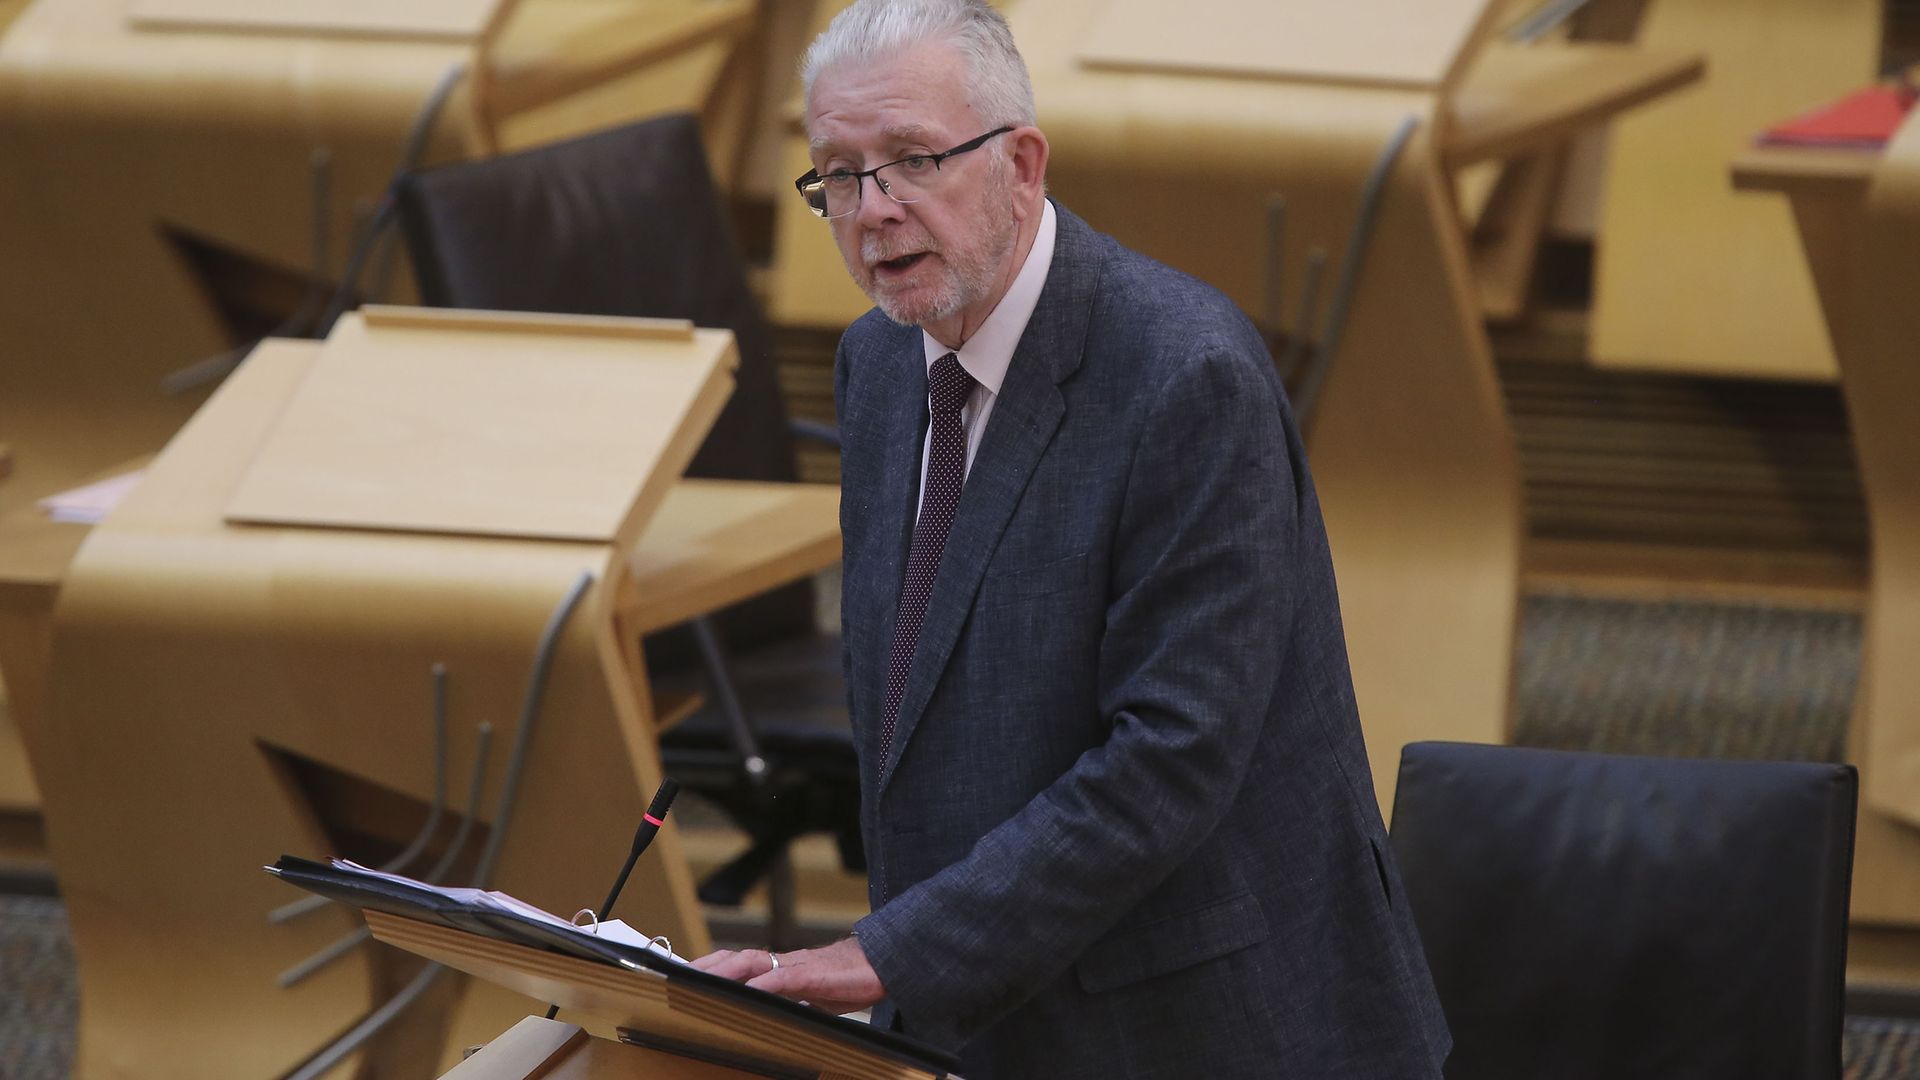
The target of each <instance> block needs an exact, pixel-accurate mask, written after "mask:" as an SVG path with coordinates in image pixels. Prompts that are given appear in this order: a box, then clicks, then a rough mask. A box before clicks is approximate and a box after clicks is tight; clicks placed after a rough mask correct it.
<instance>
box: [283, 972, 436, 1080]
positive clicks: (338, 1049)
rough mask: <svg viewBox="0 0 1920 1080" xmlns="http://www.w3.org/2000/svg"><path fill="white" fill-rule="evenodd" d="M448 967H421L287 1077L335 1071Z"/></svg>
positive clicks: (299, 1079)
mask: <svg viewBox="0 0 1920 1080" xmlns="http://www.w3.org/2000/svg"><path fill="white" fill-rule="evenodd" d="M446 970H447V969H446V968H443V967H441V966H440V965H439V964H428V965H427V966H426V967H424V968H422V969H420V974H418V975H415V976H414V977H413V981H412V982H410V983H408V984H407V985H406V986H405V987H403V988H401V990H400V992H399V993H397V994H395V995H393V997H391V998H388V999H387V1001H386V1002H385V1003H384V1004H382V1005H381V1006H380V1007H379V1008H377V1009H375V1010H373V1011H372V1012H370V1013H368V1014H367V1016H366V1018H365V1019H363V1020H361V1021H360V1022H359V1023H358V1024H355V1025H354V1026H353V1029H352V1030H350V1031H348V1032H347V1033H346V1034H345V1035H342V1036H340V1037H339V1038H338V1039H335V1040H334V1041H333V1042H331V1043H328V1044H327V1045H326V1046H324V1047H322V1048H321V1050H320V1052H319V1053H317V1054H315V1055H313V1057H311V1058H308V1059H307V1063H306V1064H304V1065H302V1066H300V1067H299V1068H298V1069H295V1070H294V1071H293V1072H292V1073H290V1074H289V1075H288V1076H287V1080H317V1078H318V1077H322V1076H325V1075H326V1074H327V1073H329V1072H331V1071H332V1070H333V1067H334V1066H336V1065H338V1064H340V1062H342V1061H344V1060H346V1058H347V1055H349V1054H351V1053H353V1052H354V1051H355V1050H358V1049H360V1047H361V1045H362V1044H363V1043H365V1042H366V1041H367V1040H368V1039H371V1038H373V1037H374V1036H375V1035H378V1034H379V1033H380V1032H381V1030H382V1029H383V1028H385V1027H386V1026H387V1025H388V1024H391V1023H393V1022H394V1021H395V1020H397V1019H399V1017H400V1014H401V1013H403V1012H406V1011H407V1009H408V1008H409V1007H411V1006H412V1005H413V1003H414V1002H415V1001H418V1000H419V999H420V996H421V995H423V994H425V993H426V992H427V991H428V990H429V989H430V988H432V986H433V984H434V982H435V981H436V980H438V979H439V978H440V976H441V974H442V973H444V972H445V971H446Z"/></svg>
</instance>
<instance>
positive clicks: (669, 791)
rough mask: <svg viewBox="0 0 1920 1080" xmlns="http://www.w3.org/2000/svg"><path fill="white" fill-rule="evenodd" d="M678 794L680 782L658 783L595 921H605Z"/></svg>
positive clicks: (664, 781)
mask: <svg viewBox="0 0 1920 1080" xmlns="http://www.w3.org/2000/svg"><path fill="white" fill-rule="evenodd" d="M678 794H680V781H678V780H675V779H674V778H673V777H671V776H669V777H667V778H666V779H664V780H662V781H660V790H659V791H656V792H654V793H653V805H651V806H649V807H647V812H646V814H645V815H644V816H643V817H641V819H640V827H639V828H637V829H635V830H634V831H633V850H632V851H629V852H627V864H626V865H625V866H622V867H621V868H620V876H619V877H617V878H615V879H614V881H613V888H612V889H609V890H608V891H607V899H606V902H605V903H603V904H601V905H600V911H599V914H597V915H596V916H594V918H595V920H596V921H600V920H605V919H606V917H607V913H608V912H610V911H612V910H613V902H614V901H615V900H618V899H619V898H620V890H621V889H624V888H626V886H627V875H629V874H631V873H633V864H634V863H636V862H639V861H640V853H641V852H643V851H645V850H647V845H649V844H651V843H653V838H654V837H655V836H657V835H659V832H660V826H662V825H664V824H666V821H667V808H668V807H669V806H672V805H673V797H674V796H675V795H678Z"/></svg>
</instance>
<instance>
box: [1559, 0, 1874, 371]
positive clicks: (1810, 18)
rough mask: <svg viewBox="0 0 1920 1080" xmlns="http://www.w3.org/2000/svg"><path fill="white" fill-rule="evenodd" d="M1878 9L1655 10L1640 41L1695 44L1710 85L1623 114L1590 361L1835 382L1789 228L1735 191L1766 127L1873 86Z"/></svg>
mask: <svg viewBox="0 0 1920 1080" xmlns="http://www.w3.org/2000/svg"><path fill="white" fill-rule="evenodd" d="M1882 7H1883V5H1882V4H1881V3H1880V2H1879V0H1830V2H1828V3H1820V4H1810V3H1805V2H1803V0H1752V2H1750V3H1746V4H1743V5H1741V7H1740V13H1739V17H1738V18H1737V19H1729V18H1728V17H1727V15H1728V9H1727V8H1726V7H1725V6H1723V5H1721V4H1719V3H1718V2H1716V0H1660V2H1659V3H1657V4H1648V5H1646V11H1645V14H1644V15H1643V16H1642V17H1641V26H1640V31H1639V34H1638V37H1637V41H1638V43H1639V44H1640V45H1641V46H1644V47H1649V48H1662V49H1666V48H1677V49H1687V50H1697V51H1701V52H1704V53H1705V54H1706V56H1707V65H1708V71H1707V77H1706V80H1705V81H1704V82H1703V83H1701V84H1700V85H1699V86H1697V87H1695V88H1693V89H1691V90H1688V91H1687V92H1685V93H1683V94H1678V95H1675V96H1674V98H1673V99H1672V100H1670V101H1667V102H1663V103H1661V104H1660V105H1658V106H1656V107H1653V108H1649V109H1646V110H1644V111H1642V112H1640V113H1638V114H1636V115H1634V116H1631V117H1627V118H1625V119H1623V120H1622V121H1621V122H1620V123H1619V124H1618V125H1617V126H1616V127H1615V129H1614V132H1613V139H1612V144H1611V146H1610V147H1609V148H1608V151H1607V160H1606V165H1605V183H1606V187H1605V193H1604V196H1603V199H1604V201H1603V203H1602V206H1601V215H1600V221H1599V225H1598V243H1597V244H1596V246H1595V253H1594V298H1593V310H1592V315H1591V318H1590V320H1589V330H1590V336H1591V342H1590V345H1589V350H1590V353H1591V357H1592V360H1593V362H1594V363H1595V364H1598V365H1602V366H1615V367H1622V368H1633V369H1641V370H1663V371H1675V372H1681V373H1685V374H1691V375H1726V376H1742V377H1758V378H1775V379H1801V380H1811V381H1830V380H1832V379H1833V378H1834V373H1835V368H1834V358H1833V353H1832V350H1831V348H1830V347H1829V344H1828V340H1827V334H1826V331H1825V329H1824V327H1823V325H1822V320H1821V315H1820V305H1819V300H1818V298H1817V296H1816V295H1815V289H1814V283H1813V281H1812V280H1810V278H1809V275H1808V272H1807V267H1806V265H1805V263H1804V262H1802V261H1801V260H1800V259H1799V258H1798V257H1797V255H1796V249H1797V247H1798V244H1797V242H1796V241H1795V239H1794V224H1793V222H1792V221H1791V220H1790V219H1789V217H1788V215H1787V213H1786V210H1785V207H1783V206H1781V205H1779V203H1778V202H1777V201H1776V200H1771V199H1764V198H1756V197H1754V196H1752V195H1749V194H1745V193H1743V192H1741V191H1737V190H1731V189H1729V188H1728V186H1727V179H1726V166H1727V161H1728V159H1729V158H1732V157H1735V156H1737V155H1738V154H1740V153H1742V152H1743V151H1744V149H1745V148H1746V146H1747V145H1748V144H1749V142H1750V141H1751V140H1752V138H1753V135H1754V133H1755V132H1757V131H1760V130H1762V129H1764V128H1765V127H1766V126H1767V125H1768V124H1771V123H1775V122H1777V121H1779V120H1782V119H1784V118H1786V117H1789V116H1793V115H1795V114H1797V113H1800V112H1804V111H1806V110H1808V109H1812V108H1817V107H1819V106H1821V105H1824V104H1827V103H1828V102H1831V101H1833V100H1835V99H1836V98H1838V97H1840V96H1841V95H1843V94H1846V93H1850V92H1852V91H1853V90H1856V89H1858V88H1859V87H1861V86H1863V85H1865V84H1867V83H1869V82H1871V81H1872V80H1873V79H1874V77H1875V75H1876V73H1877V71H1878V67H1879V59H1880V37H1881V21H1882V17H1883V15H1882Z"/></svg>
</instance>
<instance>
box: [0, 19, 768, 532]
mask: <svg viewBox="0 0 1920 1080" xmlns="http://www.w3.org/2000/svg"><path fill="white" fill-rule="evenodd" d="M406 2H407V0H396V3H400V4H404V3H406ZM500 4H501V5H503V6H502V7H501V8H500V10H503V11H506V12H507V17H506V18H505V19H504V21H503V22H502V23H501V25H500V26H499V27H498V28H497V32H496V34H495V35H494V36H493V37H492V38H489V39H486V40H484V41H459V40H444V39H443V40H435V39H427V38H418V37H406V36H386V37H382V36H379V35H377V34H376V35H360V36H342V35H333V36H328V35H318V34H310V33H300V32H295V31H292V30H288V31H281V32H275V31H273V30H272V29H271V28H265V27H258V26H256V27H253V28H247V29H221V28H201V29H193V28H180V27H169V28H165V29H162V28H157V27H155V28H142V27H141V26H138V25H136V24H134V23H133V22H132V21H130V20H129V18H128V9H129V4H128V3H127V2H126V0H35V2H34V3H32V4H29V5H27V6H25V7H24V8H21V7H19V5H17V4H15V3H11V2H0V146H3V147H5V149H4V151H0V191H4V192H5V193H6V198H5V199H4V200H0V238H3V239H0V327H5V330H6V347H5V348H4V349H0V387H4V388H5V389H4V391H3V392H0V439H4V441H6V442H8V443H10V444H11V445H12V447H13V451H14V458H15V471H14V475H13V476H12V477H10V478H8V479H7V480H6V481H5V482H4V483H0V514H5V513H7V512H9V511H11V510H13V509H15V508H17V507H20V506H25V505H28V504H30V503H31V502H32V501H33V500H34V499H36V498H39V497H41V496H44V495H46V494H49V493H51V492H54V491H58V490H61V489H63V488H66V487H70V486H72V485H74V484H75V483H77V482H78V481H79V480H80V478H81V477H83V476H86V475H88V474H90V473H93V472H96V471H98V470H100V469H103V468H107V467H109V466H111V465H113V464H114V463H115V462H118V461H123V460H125V459H127V458H128V457H131V456H133V455H135V454H139V453H150V452H152V451H154V450H156V449H157V448H159V447H160V446H161V445H162V444H163V443H165V442H166V440H167V438H168V437H169V436H170V435H172V434H173V432H174V431H175V430H176V429H177V428H178V427H179V426H180V424H181V423H182V422H184V421H185V420H186V418H187V417H188V416H190V415H192V413H193V412H194V410H195V409H196V408H197V407H198V406H199V404H200V403H201V401H202V400H204V397H205V392H204V391H202V392H200V393H197V394H189V395H186V396H184V397H169V396H167V395H166V394H164V393H163V392H162V391H161V390H160V388H159V381H160V379H161V378H162V377H163V376H165V375H167V374H169V373H172V372H174V371H176V370H178V369H180V368H182V367H185V366H186V365H189V364H192V363H194V362H196V361H200V360H204V359H208V358H211V357H214V356H216V355H218V354H220V353H222V352H224V351H226V350H227V349H228V348H230V347H231V346H233V345H234V344H236V343H237V341H238V340H239V339H241V338H245V337H250V336H252V335H254V334H258V333H263V332H265V331H266V329H267V328H268V327H269V326H271V325H272V324H273V323H274V322H275V321H277V320H278V319H279V318H280V317H281V316H282V315H284V314H287V313H290V312H292V311H293V310H294V308H295V307H297V306H298V304H299V302H300V299H301V292H302V290H303V287H304V282H305V277H306V275H307V273H308V271H309V268H310V267H311V266H312V264H313V261H314V256H313V246H314V244H313V234H314V232H315V222H314V217H315V214H314V205H313V204H314V199H313V194H312V192H313V182H312V176H311V170H312V164H311V163H312V160H313V157H314V155H315V154H316V153H320V152H324V153H325V155H326V157H327V160H328V162H329V165H328V171H329V173H330V185H329V191H328V192H327V193H326V197H325V198H324V199H323V200H322V205H323V206H324V208H325V212H326V219H327V225H328V227H327V228H326V229H325V230H324V234H325V237H326V242H327V247H328V252H329V262H330V265H329V266H328V267H327V268H326V276H327V277H328V279H329V280H337V278H338V276H339V274H340V272H341V269H342V264H343V263H344V261H345V258H346V252H347V251H348V248H349V245H350V244H351V243H352V240H353V236H354V233H355V231H356V230H357V229H358V227H359V224H360V219H361V217H362V216H363V215H364V213H365V212H366V211H367V210H369V209H370V208H371V207H372V205H373V204H374V201H375V200H376V199H378V198H379V197H380V195H381V193H382V192H383V191H384V189H385V187H386V185H387V182H388V180H389V178H390V177H391V175H392V174H393V172H394V170H395V169H396V168H397V167H398V166H399V165H400V163H401V161H400V159H401V153H402V148H403V146H404V145H405V143H406V140H407V133H408V130H409V127H410V125H411V124H412V123H413V122H414V120H415V117H416V115H417V114H418V113H419V112H420V110H421V108H422V106H423V105H424V103H425V102H426V101H427V100H428V98H429V95H430V94H431V93H432V91H433V90H434V88H435V86H436V84H437V83H438V82H439V81H440V79H441V78H442V76H443V75H444V74H446V73H447V72H449V71H450V70H453V69H454V68H455V67H456V66H460V67H462V68H463V70H464V72H465V74H464V76H463V77H462V78H461V80H460V81H459V82H458V84H457V85H456V86H455V88H454V90H453V93H452V95H451V96H450V97H449V98H448V99H447V102H446V104H445V106H444V107H443V109H442V110H441V112H440V114H439V119H438V122H437V123H435V124H434V125H433V126H432V127H431V129H430V131H429V134H428V138H427V141H426V145H425V148H424V154H423V157H422V164H424V165H432V164H435V163H441V162H447V161H453V160H459V159H463V158H467V157H473V156H480V155H483V154H485V153H488V152H490V150H491V149H492V148H494V147H496V146H497V147H500V148H504V149H515V148H520V147H524V146H530V145H535V144H538V143H543V142H548V141H552V140H554V139H557V138H561V137H563V136H567V135H571V134H579V133H583V132H585V131H588V130H594V129H598V128H601V127H605V126H609V125H612V124H615V123H620V122H624V121H627V120H633V119H639V118H642V117H645V116H651V115H657V114H659V113H663V112H667V111H672V110H680V109H690V110H693V111H696V112H700V113H702V114H703V119H705V120H708V121H710V122H711V127H710V132H711V133H710V136H709V138H710V142H709V149H710V151H711V153H712V159H713V161H712V164H713V168H714V172H715V175H716V177H719V178H720V180H721V182H722V183H723V184H724V183H726V182H727V180H728V178H730V177H731V176H732V174H733V172H734V169H735V164H736V160H737V158H738V157H739V153H738V147H737V146H735V145H731V144H729V143H728V142H727V139H728V138H729V134H728V133H729V132H733V133H739V132H740V131H742V130H743V129H742V127H741V123H740V120H739V118H738V117H737V116H736V115H735V114H736V113H739V112H740V111H741V110H742V109H743V108H745V107H749V106H751V105H752V104H753V102H752V98H751V94H750V93H748V94H746V95H745V96H744V100H743V99H742V91H741V87H742V86H745V87H749V88H750V87H751V86H752V85H753V81H752V80H751V79H740V78H738V77H729V78H723V77H722V75H723V69H726V68H727V66H728V64H729V63H730V62H731V61H733V60H734V59H735V57H736V54H737V53H739V51H740V46H741V42H742V41H743V39H744V38H745V37H746V35H747V33H748V30H749V29H750V25H749V20H750V18H751V15H752V12H753V11H754V0H519V2H518V3H517V4H516V2H515V0H500ZM254 6H255V7H273V6H275V5H273V4H266V5H254ZM16 13H17V14H16ZM9 16H13V17H12V18H11V20H10V21H9V18H8V17H9ZM393 279H394V281H395V282H396V284H397V289H398V295H400V296H403V297H404V296H407V295H410V294H411V291H412V290H411V286H410V285H409V284H407V281H408V279H409V275H408V273H407V272H406V270H405V268H404V262H403V263H402V264H401V267H400V268H399V270H398V271H397V272H396V273H395V274H394V275H393ZM370 284H371V282H370V280H363V282H362V287H363V288H365V287H368V286H369V285H370Z"/></svg>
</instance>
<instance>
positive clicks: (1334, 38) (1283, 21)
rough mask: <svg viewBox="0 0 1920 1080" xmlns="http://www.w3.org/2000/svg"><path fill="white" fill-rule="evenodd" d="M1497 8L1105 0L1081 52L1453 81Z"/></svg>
mask: <svg viewBox="0 0 1920 1080" xmlns="http://www.w3.org/2000/svg"><path fill="white" fill-rule="evenodd" d="M1497 8H1498V5H1497V4H1489V3H1487V0H1426V2H1423V3H1419V4H1407V3H1402V2H1399V0H1294V2H1292V3H1285V4H1275V3H1267V2H1263V0H1187V2H1186V3H1182V4H1166V3H1162V2H1160V0H1108V2H1107V4H1106V5H1105V9H1104V10H1103V11H1101V12H1100V13H1099V14H1098V15H1097V16H1096V18H1095V19H1094V20H1093V21H1092V23H1091V24H1090V25H1089V26H1088V27H1087V30H1086V36H1085V38H1084V42H1085V43H1084V44H1083V45H1081V46H1080V47H1079V49H1078V55H1079V58H1080V60H1081V61H1082V62H1084V63H1086V64H1088V65H1089V66H1093V67H1101V68H1111V69H1125V70H1135V71H1141V70H1154V71H1182V72H1200V73H1215V74H1223V73H1224V74H1236V75H1253V76H1259V77H1263V78H1278V79H1287V80H1311V81H1323V80H1328V81H1337V82H1349V81H1351V82H1370V83H1385V84H1390V85H1398V86H1405V87H1411V88H1418V89H1429V90H1431V89H1436V88H1439V87H1441V86H1443V85H1445V84H1447V83H1449V82H1450V81H1451V79H1452V77H1453V74H1454V72H1455V71H1456V70H1457V69H1458V68H1459V66H1460V65H1461V64H1462V62H1463V58H1464V57H1465V56H1467V55H1470V53H1471V46H1472V45H1473V44H1474V43H1475V42H1476V41H1477V40H1478V39H1479V37H1480V36H1481V35H1482V34H1484V33H1485V31H1486V30H1487V29H1488V27H1489V25H1490V23H1491V20H1492V17H1493V15H1494V13H1495V11H1496V10H1497ZM1228 28H1230V30H1229V29H1228ZM1223 31H1227V32H1223ZM1023 48H1024V43H1023Z"/></svg>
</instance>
